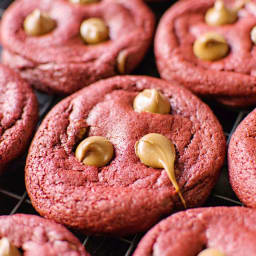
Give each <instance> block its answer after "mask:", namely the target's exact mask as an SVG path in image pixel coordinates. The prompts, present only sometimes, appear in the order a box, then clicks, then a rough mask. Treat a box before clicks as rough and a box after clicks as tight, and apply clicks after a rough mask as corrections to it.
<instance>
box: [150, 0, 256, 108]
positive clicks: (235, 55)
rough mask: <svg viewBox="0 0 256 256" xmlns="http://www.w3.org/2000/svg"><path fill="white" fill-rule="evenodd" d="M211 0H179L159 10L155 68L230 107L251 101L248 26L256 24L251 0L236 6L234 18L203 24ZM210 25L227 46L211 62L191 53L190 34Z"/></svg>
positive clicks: (253, 59)
mask: <svg viewBox="0 0 256 256" xmlns="http://www.w3.org/2000/svg"><path fill="white" fill-rule="evenodd" d="M214 2H215V0H197V1H194V0H187V1H179V2H178V3H176V4H174V5H173V6H172V7H171V8H170V9H169V10H168V11H167V12H166V13H165V15H164V16H163V18H162V20H161V21H160V24H159V27H158V29H157V33H156V38H155V55H156V60H157V66H158V70H159V72H160V75H161V77H162V78H164V79H166V80H168V81H175V82H177V83H179V84H181V85H184V86H185V87H187V88H188V89H190V90H191V91H193V92H194V93H196V94H198V95H200V96H204V97H214V98H216V99H217V100H218V101H220V102H222V103H223V104H226V105H230V106H233V107H238V106H239V107H240V106H248V105H255V104H256V47H255V45H254V43H253V42H252V41H251V37H250V32H251V29H252V28H253V27H254V26H255V25H256V1H251V2H250V3H249V4H247V5H246V7H245V8H244V9H242V10H240V12H239V18H238V20H237V21H236V22H235V23H234V24H231V25H224V26H209V25H207V24H206V23H205V20H204V18H205V13H206V11H207V10H208V9H209V8H211V7H212V6H213V5H214ZM225 2H226V3H227V4H231V2H232V1H230V0H227V1H225ZM233 3H234V1H233ZM210 31H214V32H217V33H219V34H221V35H223V36H224V37H225V38H226V40H227V42H228V44H229V46H230V52H229V54H228V55H227V56H226V57H225V58H223V59H220V60H218V61H213V62H210V61H203V60H200V59H198V58H197V57H196V56H195V55H194V53H193V44H194V42H195V40H196V39H197V38H198V37H199V36H200V35H202V34H204V33H206V32H210Z"/></svg>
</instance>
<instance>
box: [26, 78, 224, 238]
mask: <svg viewBox="0 0 256 256" xmlns="http://www.w3.org/2000/svg"><path fill="white" fill-rule="evenodd" d="M149 88H155V89H156V90H158V91H160V92H161V93H163V95H164V96H163V97H164V98H165V99H167V101H166V102H168V104H170V108H171V110H170V109H168V110H167V112H168V113H166V114H155V113H151V112H136V111H134V109H133V103H134V100H135V97H136V99H137V95H141V94H139V93H141V92H142V91H143V92H144V89H149ZM156 90H153V91H154V92H155V91H156ZM137 103H138V102H137ZM86 131H87V132H86ZM151 133H157V134H161V135H163V136H165V138H168V139H169V140H171V141H172V142H173V144H174V147H173V150H174V151H175V152H176V161H175V169H176V173H175V176H176V179H177V182H178V185H179V187H180V191H181V194H182V195H183V197H184V199H185V201H186V205H187V207H194V206H198V205H201V204H202V203H203V202H204V201H205V200H206V198H207V197H208V195H209V194H210V191H211V189H212V187H213V186H214V184H215V182H216V179H217V177H218V173H219V170H220V168H221V166H222V164H223V160H224V156H225V138H224V134H223V131H222V128H221V126H220V124H219V122H218V121H217V119H216V118H215V116H214V115H213V113H212V112H211V110H210V109H209V107H208V106H207V105H205V104H204V103H202V102H201V101H200V100H199V99H198V98H197V97H196V96H194V95H192V93H190V92H189V91H187V90H186V89H183V88H180V87H176V86H172V85H171V84H169V83H167V82H165V81H163V80H160V79H156V78H151V77H146V76H123V77H114V78H110V79H107V80H102V81H100V82H98V83H95V84H93V85H91V86H90V87H88V88H84V89H83V90H81V91H79V92H77V93H76V94H73V95H71V96H70V97H68V98H66V99H64V100H63V101H61V102H60V103H59V104H57V105H56V106H55V107H54V108H53V109H52V110H51V111H50V113H49V114H48V115H47V117H46V118H45V119H44V121H43V122H42V124H41V126H40V128H39V130H38V131H37V133H36V136H35V138H34V140H33V143H32V145H31V147H30V150H29V155H28V158H27V165H26V178H25V179H26V187H27V191H28V194H29V196H30V198H31V201H32V204H33V206H34V207H35V209H36V210H37V211H38V212H39V213H40V214H41V215H43V216H45V217H47V218H51V219H54V220H55V221H57V222H59V223H63V224H65V225H68V226H71V227H72V228H76V229H80V230H82V231H83V232H85V233H114V234H131V233H136V232H138V231H144V230H146V229H147V228H149V227H150V226H151V225H153V224H154V223H156V222H157V221H158V220H159V219H160V218H161V217H162V216H164V215H168V214H170V213H172V212H173V211H174V210H177V209H184V207H183V205H182V203H181V200H180V198H179V196H178V193H176V190H175V188H174V186H173V185H172V183H171V182H170V180H169V178H168V175H167V173H166V172H165V171H164V170H163V169H161V168H159V169H156V168H149V167H147V166H146V165H145V164H143V163H142V162H141V161H140V158H138V157H137V155H136V153H135V145H136V142H138V141H139V140H141V138H142V137H143V136H145V135H147V134H151ZM93 136H103V137H105V138H106V139H107V140H108V141H109V142H110V145H111V144H112V145H113V148H114V156H113V157H112V158H111V157H110V158H109V159H111V160H108V161H107V162H109V163H108V164H106V163H105V164H104V167H100V168H97V167H95V166H89V165H86V164H83V162H80V160H79V158H77V151H79V152H80V149H81V148H80V149H79V150H78V148H79V147H80V145H81V144H80V142H81V141H83V139H84V138H87V139H91V138H94V137H93ZM78 145H79V147H78ZM105 146H106V144H105ZM136 146H137V145H136ZM160 146H161V145H160ZM84 147H85V145H84ZM160 148H161V147H160ZM94 150H95V149H94ZM109 150H111V147H109V145H108V147H107V146H106V148H104V149H102V150H101V152H109ZM159 150H162V149H159ZM99 152H100V150H99ZM99 152H98V153H99ZM169 154H170V155H171V154H172V152H171V151H168V156H170V155H169ZM88 155H89V156H90V151H88ZM152 161H153V160H152Z"/></svg>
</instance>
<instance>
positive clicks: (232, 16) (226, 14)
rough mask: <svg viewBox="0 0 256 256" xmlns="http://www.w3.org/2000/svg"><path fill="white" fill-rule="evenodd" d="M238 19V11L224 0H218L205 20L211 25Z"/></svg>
mask: <svg viewBox="0 0 256 256" xmlns="http://www.w3.org/2000/svg"><path fill="white" fill-rule="evenodd" d="M236 20H237V11H236V10H233V9H229V8H227V7H226V6H225V4H224V2H223V1H222V0H216V2H215V5H214V7H213V8H211V9H209V10H208V11H207V13H206V15H205V21H206V23H207V24H208V25H210V26H220V25H225V24H232V23H234V22H235V21H236Z"/></svg>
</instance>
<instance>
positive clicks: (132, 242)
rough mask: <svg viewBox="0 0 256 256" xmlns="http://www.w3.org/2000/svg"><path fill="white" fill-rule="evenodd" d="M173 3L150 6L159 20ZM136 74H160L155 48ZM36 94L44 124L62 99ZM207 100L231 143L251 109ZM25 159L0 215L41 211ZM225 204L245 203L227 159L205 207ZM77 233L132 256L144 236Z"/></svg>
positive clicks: (2, 5)
mask: <svg viewBox="0 0 256 256" xmlns="http://www.w3.org/2000/svg"><path fill="white" fill-rule="evenodd" d="M34 1H36V0H34ZM11 2H12V1H11V0H0V17H1V16H2V14H3V12H4V10H5V9H6V8H7V7H8V5H9V4H10V3H11ZM173 2H174V1H169V2H168V3H161V4H159V3H157V4H153V3H152V4H150V7H151V8H152V9H153V11H154V12H155V13H156V15H157V18H158V20H159V18H160V17H161V15H162V14H163V12H164V11H165V10H166V9H167V8H168V7H169V6H170V5H171V4H172V3H173ZM0 51H1V46H0ZM134 74H140V75H151V76H155V77H159V74H158V73H157V69H156V66H155V63H154V54H153V49H152V48H151V50H150V51H149V53H148V55H147V56H146V57H145V59H144V61H143V63H142V64H141V65H140V66H139V67H138V68H137V69H136V71H135V72H134ZM36 95H37V98H38V101H39V106H40V112H39V115H40V120H39V123H40V122H41V120H42V119H43V117H44V116H45V115H46V113H47V112H48V111H49V110H50V109H51V108H52V106H54V105H55V104H56V102H58V101H59V100H60V98H58V97H55V96H49V95H46V94H44V93H41V92H37V91H36ZM207 103H208V104H209V105H210V107H211V108H212V110H213V111H214V113H215V115H216V116H217V117H218V119H219V121H220V122H221V124H222V126H223V129H224V132H225V135H226V138H227V145H228V143H229V140H230V137H231V135H232V133H233V132H234V131H235V129H236V127H237V126H238V124H239V123H240V122H241V121H242V120H243V118H244V117H245V116H246V115H247V114H248V113H249V112H250V111H251V109H249V110H245V111H239V110H231V109H228V108H225V107H223V106H220V105H218V104H216V103H214V102H207ZM25 159H26V155H24V156H23V157H21V158H19V159H17V160H15V162H13V163H11V164H10V165H9V166H8V171H7V172H5V173H4V174H3V175H2V176H1V177H0V215H8V214H14V213H27V214H37V213H36V211H35V210H34V209H33V207H32V205H31V202H30V200H29V198H28V196H27V192H26V189H25V184H24V166H25ZM221 205H226V206H235V205H236V206H237V205H242V204H241V202H240V201H239V200H238V199H237V197H236V196H235V194H234V192H233V191H232V189H231V187H230V184H229V182H228V172H227V162H225V165H224V166H223V168H222V172H221V175H220V178H219V180H218V183H217V185H216V186H215V188H214V189H213V192H212V194H211V196H210V198H209V199H208V201H207V202H206V204H205V206H221ZM73 233H74V234H75V235H76V236H77V237H78V238H79V239H80V241H81V242H82V243H83V244H84V246H85V247H86V250H87V251H88V252H90V253H91V255H93V256H122V255H123V256H130V255H132V252H133V251H134V249H135V248H136V246H137V243H138V242H139V240H140V238H141V237H142V235H143V234H137V235H135V236H130V237H124V238H123V237H95V236H85V235H82V234H80V233H77V232H74V231H73Z"/></svg>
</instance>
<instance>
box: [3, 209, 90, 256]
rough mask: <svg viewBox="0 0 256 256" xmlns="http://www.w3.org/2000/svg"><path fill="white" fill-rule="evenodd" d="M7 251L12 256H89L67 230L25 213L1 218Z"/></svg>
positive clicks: (4, 246) (4, 244)
mask: <svg viewBox="0 0 256 256" xmlns="http://www.w3.org/2000/svg"><path fill="white" fill-rule="evenodd" d="M5 250H7V251H8V250H11V251H12V253H13V254H12V253H11V254H10V255H12V256H21V255H23V254H24V255H27V256H36V255H40V256H57V255H63V256H71V255H72V256H86V255H87V256H89V254H87V253H86V252H85V250H84V247H83V246H82V245H81V244H80V242H79V240H78V239H77V238H76V237H75V236H74V235H73V234H72V233H71V232H69V231H68V230H67V229H66V228H64V227H62V226H61V225H59V224H57V223H55V222H53V221H50V220H46V219H44V218H41V217H38V216H34V215H26V214H15V215H11V216H0V252H1V253H3V252H4V251H5ZM17 251H18V252H17ZM14 252H15V253H16V254H15V253H14ZM1 255H9V254H1Z"/></svg>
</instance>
